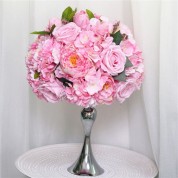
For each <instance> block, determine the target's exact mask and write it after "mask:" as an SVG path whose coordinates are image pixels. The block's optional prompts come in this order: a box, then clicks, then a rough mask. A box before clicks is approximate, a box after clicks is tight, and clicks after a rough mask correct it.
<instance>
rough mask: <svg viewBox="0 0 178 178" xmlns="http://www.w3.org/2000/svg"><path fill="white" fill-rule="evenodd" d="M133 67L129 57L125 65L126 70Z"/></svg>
mask: <svg viewBox="0 0 178 178" xmlns="http://www.w3.org/2000/svg"><path fill="white" fill-rule="evenodd" d="M132 66H133V64H132V63H131V61H130V60H129V58H128V57H127V59H126V63H125V68H128V67H132Z"/></svg>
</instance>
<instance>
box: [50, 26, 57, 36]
mask: <svg viewBox="0 0 178 178" xmlns="http://www.w3.org/2000/svg"><path fill="white" fill-rule="evenodd" d="M55 27H56V25H55V24H54V25H53V26H52V27H51V29H50V32H49V33H50V34H52V32H53V30H54V28H55Z"/></svg>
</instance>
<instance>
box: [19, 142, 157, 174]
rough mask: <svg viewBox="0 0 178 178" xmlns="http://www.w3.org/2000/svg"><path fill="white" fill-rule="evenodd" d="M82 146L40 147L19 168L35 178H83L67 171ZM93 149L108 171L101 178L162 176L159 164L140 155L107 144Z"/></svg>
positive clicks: (21, 160)
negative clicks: (159, 171) (157, 165)
mask: <svg viewBox="0 0 178 178" xmlns="http://www.w3.org/2000/svg"><path fill="white" fill-rule="evenodd" d="M81 147H82V145H81V144H58V145H49V146H44V147H40V148H36V149H33V150H30V151H28V152H26V153H25V154H23V155H22V156H20V157H19V158H18V159H17V161H16V167H17V169H18V170H19V171H21V172H22V173H23V174H25V175H27V176H29V177H31V178H71V177H72V178H81V177H83V176H76V175H73V174H70V173H69V172H68V171H67V168H68V167H69V166H70V165H71V164H72V163H73V162H74V161H75V160H76V159H77V158H78V156H79V153H80V151H81ZM92 148H93V153H94V155H95V158H96V160H97V162H98V163H99V164H100V166H101V167H102V168H103V169H104V170H105V172H104V173H103V174H102V175H100V176H96V177H97V178H155V177H156V175H157V174H158V170H157V167H156V165H155V163H154V162H153V161H151V160H150V159H148V158H147V157H145V156H143V155H141V154H139V153H136V152H133V151H130V150H127V149H123V148H119V147H115V146H106V145H92ZM84 177H89V176H84Z"/></svg>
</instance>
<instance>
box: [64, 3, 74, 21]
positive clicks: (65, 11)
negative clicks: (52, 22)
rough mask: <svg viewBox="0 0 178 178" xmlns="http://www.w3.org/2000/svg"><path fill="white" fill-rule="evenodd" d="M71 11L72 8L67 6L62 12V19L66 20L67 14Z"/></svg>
mask: <svg viewBox="0 0 178 178" xmlns="http://www.w3.org/2000/svg"><path fill="white" fill-rule="evenodd" d="M72 12H73V10H72V8H71V7H70V6H69V7H67V8H66V9H65V10H64V11H63V13H62V19H65V20H67V17H68V14H70V13H72Z"/></svg>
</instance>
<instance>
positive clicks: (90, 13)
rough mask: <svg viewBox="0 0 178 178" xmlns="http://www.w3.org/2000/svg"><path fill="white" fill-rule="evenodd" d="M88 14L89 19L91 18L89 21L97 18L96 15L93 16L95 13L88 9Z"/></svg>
mask: <svg viewBox="0 0 178 178" xmlns="http://www.w3.org/2000/svg"><path fill="white" fill-rule="evenodd" d="M86 13H87V14H88V17H89V19H91V18H94V17H95V16H94V14H93V12H91V11H90V10H88V9H86Z"/></svg>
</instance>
